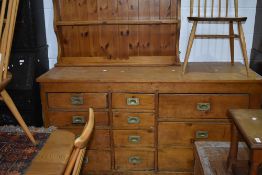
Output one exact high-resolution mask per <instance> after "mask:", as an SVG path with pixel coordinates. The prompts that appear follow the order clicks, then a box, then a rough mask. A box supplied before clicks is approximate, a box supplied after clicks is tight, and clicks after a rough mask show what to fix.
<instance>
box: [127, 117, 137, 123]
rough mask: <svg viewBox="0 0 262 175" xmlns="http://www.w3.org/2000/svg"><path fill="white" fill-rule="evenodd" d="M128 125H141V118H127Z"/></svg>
mask: <svg viewBox="0 0 262 175" xmlns="http://www.w3.org/2000/svg"><path fill="white" fill-rule="evenodd" d="M127 123H128V124H139V123H140V117H131V116H130V117H128V118H127Z"/></svg>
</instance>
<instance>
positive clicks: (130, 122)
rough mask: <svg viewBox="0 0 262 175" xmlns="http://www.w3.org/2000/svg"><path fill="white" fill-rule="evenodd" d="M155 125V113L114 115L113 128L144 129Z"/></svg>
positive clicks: (120, 113)
mask: <svg viewBox="0 0 262 175" xmlns="http://www.w3.org/2000/svg"><path fill="white" fill-rule="evenodd" d="M154 125H155V115H154V113H124V112H123V113H122V112H114V113H113V127H114V128H118V129H143V128H151V127H154Z"/></svg>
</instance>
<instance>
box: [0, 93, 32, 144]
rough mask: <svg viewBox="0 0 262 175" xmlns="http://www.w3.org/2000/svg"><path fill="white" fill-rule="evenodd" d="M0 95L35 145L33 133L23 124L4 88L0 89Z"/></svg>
mask: <svg viewBox="0 0 262 175" xmlns="http://www.w3.org/2000/svg"><path fill="white" fill-rule="evenodd" d="M1 96H2V97H3V100H4V102H5V103H6V105H7V106H8V108H9V109H10V111H11V112H12V114H13V115H14V116H15V118H16V120H17V121H18V123H19V124H20V126H21V127H22V129H23V130H24V131H25V133H26V135H27V137H28V138H29V139H30V140H31V142H32V143H33V144H34V145H36V141H35V139H34V137H33V135H32V134H31V132H30V131H29V129H28V127H27V125H26V124H25V122H24V120H23V118H22V116H21V115H20V113H19V112H18V110H17V108H16V106H15V104H14V102H13V100H12V99H11V97H10V96H9V94H8V93H7V92H6V90H5V89H4V90H2V91H1Z"/></svg>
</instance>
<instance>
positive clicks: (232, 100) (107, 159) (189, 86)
mask: <svg viewBox="0 0 262 175" xmlns="http://www.w3.org/2000/svg"><path fill="white" fill-rule="evenodd" d="M38 82H40V85H41V98H42V106H43V119H44V125H45V126H46V127H48V126H51V125H54V126H57V127H58V128H63V129H67V130H71V131H73V132H76V133H79V132H81V129H82V127H83V123H85V122H86V120H88V118H87V117H88V108H89V107H93V108H94V109H95V120H96V127H95V130H94V133H93V135H92V139H91V142H90V145H89V147H88V151H87V157H86V159H85V163H86V164H85V165H84V167H83V174H99V175H107V174H114V175H116V174H117V175H120V174H123V175H126V174H131V175H140V174H141V175H151V174H159V175H180V174H181V175H190V174H192V173H193V163H194V156H193V142H194V141H195V140H212V141H229V140H230V123H231V121H230V118H229V117H228V115H227V112H228V109H233V108H260V107H261V97H262V78H261V77H260V76H259V75H257V74H256V73H254V72H253V71H251V70H250V75H249V77H247V75H246V71H245V67H244V66H243V65H242V64H240V63H235V65H234V66H231V64H230V63H190V64H189V66H188V72H187V73H186V74H184V75H183V74H182V69H181V67H180V66H166V67H55V68H53V69H51V70H50V71H49V72H47V73H45V74H44V75H42V76H41V77H39V78H38ZM61 139H63V138H61Z"/></svg>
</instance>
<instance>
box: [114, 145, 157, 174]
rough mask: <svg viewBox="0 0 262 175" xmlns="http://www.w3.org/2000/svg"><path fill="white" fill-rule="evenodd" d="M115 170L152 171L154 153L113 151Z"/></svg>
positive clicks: (130, 150)
mask: <svg viewBox="0 0 262 175" xmlns="http://www.w3.org/2000/svg"><path fill="white" fill-rule="evenodd" d="M115 169H116V170H154V151H151V150H132V149H116V150H115Z"/></svg>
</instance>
